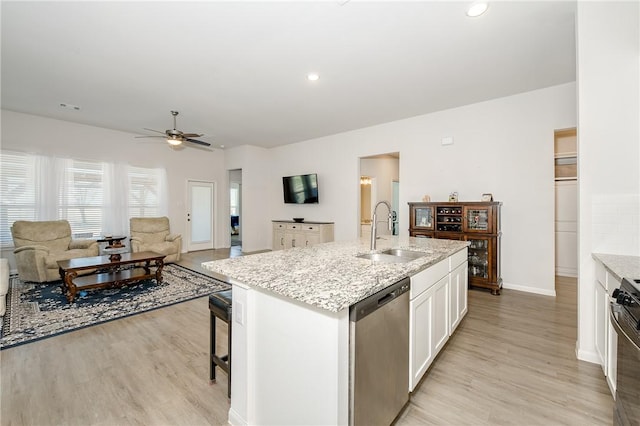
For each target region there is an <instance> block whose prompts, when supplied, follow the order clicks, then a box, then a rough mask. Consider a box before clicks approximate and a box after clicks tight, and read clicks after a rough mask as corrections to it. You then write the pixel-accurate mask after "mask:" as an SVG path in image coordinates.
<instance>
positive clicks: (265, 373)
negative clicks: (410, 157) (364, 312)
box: [202, 237, 468, 425]
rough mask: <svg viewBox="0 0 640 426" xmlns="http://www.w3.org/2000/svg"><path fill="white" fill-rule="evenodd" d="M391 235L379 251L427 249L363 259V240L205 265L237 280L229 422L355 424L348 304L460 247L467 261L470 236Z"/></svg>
mask: <svg viewBox="0 0 640 426" xmlns="http://www.w3.org/2000/svg"><path fill="white" fill-rule="evenodd" d="M385 238H387V239H381V240H379V242H378V249H377V250H376V252H382V251H384V250H385V249H389V248H394V249H398V248H399V249H404V250H410V251H414V252H420V253H421V254H424V256H422V257H419V258H417V259H415V260H411V261H407V262H404V263H385V262H378V261H374V260H370V259H363V258H359V257H358V256H359V255H362V254H366V253H370V250H369V243H368V241H365V240H364V239H362V240H356V241H350V242H335V243H327V244H320V245H317V246H314V247H310V248H294V249H289V250H282V251H275V252H268V253H261V254H256V255H250V256H245V257H239V258H232V259H224V260H219V261H213V262H206V263H204V264H203V265H202V266H203V267H204V268H206V269H208V270H210V271H212V272H214V273H215V274H216V275H217V276H218V278H219V279H221V280H222V281H225V282H227V283H229V284H231V285H233V335H232V345H233V350H232V353H233V362H232V375H231V377H232V397H231V409H230V411H229V422H230V423H231V424H234V425H241V424H336V425H337V424H348V422H349V307H350V306H351V305H353V304H355V303H357V302H359V301H361V300H363V299H365V298H366V297H368V296H370V295H372V294H375V293H377V292H378V291H380V290H383V289H384V288H386V287H388V286H390V285H392V284H394V283H396V282H398V281H400V280H401V279H403V278H406V277H410V276H413V275H416V274H418V273H420V272H422V271H425V270H428V269H430V268H432V267H433V266H434V265H442V264H444V263H443V261H446V260H447V259H449V258H451V257H452V256H453V255H455V254H458V257H460V255H462V257H463V258H464V259H465V260H466V247H467V245H468V243H467V242H464V241H453V240H435V239H421V238H409V237H403V238H400V237H385ZM461 251H464V252H463V253H460V252H461ZM447 271H448V269H447ZM464 290H465V295H466V288H465V289H464ZM447 293H448V292H447ZM465 301H466V296H465ZM381 344H384V342H381ZM374 374H375V373H374ZM399 374H407V375H408V374H409V371H405V372H399Z"/></svg>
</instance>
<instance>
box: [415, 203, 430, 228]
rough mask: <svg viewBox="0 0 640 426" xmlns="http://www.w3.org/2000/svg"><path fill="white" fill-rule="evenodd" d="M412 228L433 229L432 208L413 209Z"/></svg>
mask: <svg viewBox="0 0 640 426" xmlns="http://www.w3.org/2000/svg"><path fill="white" fill-rule="evenodd" d="M413 220H414V222H413V227H414V228H424V229H433V207H414V209H413Z"/></svg>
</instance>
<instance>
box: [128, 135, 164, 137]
mask: <svg viewBox="0 0 640 426" xmlns="http://www.w3.org/2000/svg"><path fill="white" fill-rule="evenodd" d="M134 138H166V136H156V135H153V136H134Z"/></svg>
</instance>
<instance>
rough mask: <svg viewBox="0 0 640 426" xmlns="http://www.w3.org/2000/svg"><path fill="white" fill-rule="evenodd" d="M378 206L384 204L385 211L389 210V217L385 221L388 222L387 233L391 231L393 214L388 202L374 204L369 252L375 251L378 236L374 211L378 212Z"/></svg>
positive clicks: (376, 217) (376, 218)
mask: <svg viewBox="0 0 640 426" xmlns="http://www.w3.org/2000/svg"><path fill="white" fill-rule="evenodd" d="M380 204H384V205H385V206H387V210H389V215H388V219H387V221H388V222H389V231H391V230H392V229H393V216H394V213H395V212H393V210H391V204H389V202H388V201H379V202H378V204H376V206H375V207H374V209H373V220H372V221H371V247H370V248H371V250H375V249H376V238H377V234H378V216H377V213H376V211H377V210H378V206H379V205H380Z"/></svg>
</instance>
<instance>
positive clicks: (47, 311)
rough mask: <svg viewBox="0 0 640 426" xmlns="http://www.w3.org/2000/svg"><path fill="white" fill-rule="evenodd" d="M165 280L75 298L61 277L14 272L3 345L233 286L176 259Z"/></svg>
mask: <svg viewBox="0 0 640 426" xmlns="http://www.w3.org/2000/svg"><path fill="white" fill-rule="evenodd" d="M162 277H163V279H164V281H163V283H161V284H156V282H155V281H154V280H145V281H141V282H139V283H136V284H132V285H129V286H124V287H121V288H113V289H96V290H89V291H86V292H82V295H81V297H77V298H76V300H75V301H74V302H73V303H68V302H67V299H66V297H65V296H64V295H63V294H62V290H61V288H60V281H57V282H51V283H44V284H38V283H30V282H21V281H20V280H19V279H18V278H17V276H13V277H11V279H10V283H9V293H8V294H7V312H6V313H5V315H4V317H3V322H2V333H1V335H0V350H2V349H8V348H10V347H13V346H17V345H21V344H24V343H29V342H33V341H36V340H40V339H44V338H47V337H52V336H55V335H58V334H61V333H66V332H69V331H73V330H78V329H80V328H84V327H89V326H92V325H96V324H101V323H104V322H107V321H112V320H115V319H118V318H123V317H127V316H130V315H135V314H139V313H141V312H146V311H150V310H153V309H158V308H162V307H165V306H169V305H173V304H176V303H180V302H185V301H187V300H191V299H195V298H198V297H202V296H207V295H209V294H211V293H213V292H215V291H218V290H226V289H228V288H229V287H230V286H229V285H228V284H226V283H223V282H221V281H217V280H215V279H213V278H211V277H208V276H206V275H203V274H201V273H198V272H195V271H192V270H190V269H187V268H184V267H182V266H178V265H175V264H169V265H165V267H164V269H163V270H162Z"/></svg>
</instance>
